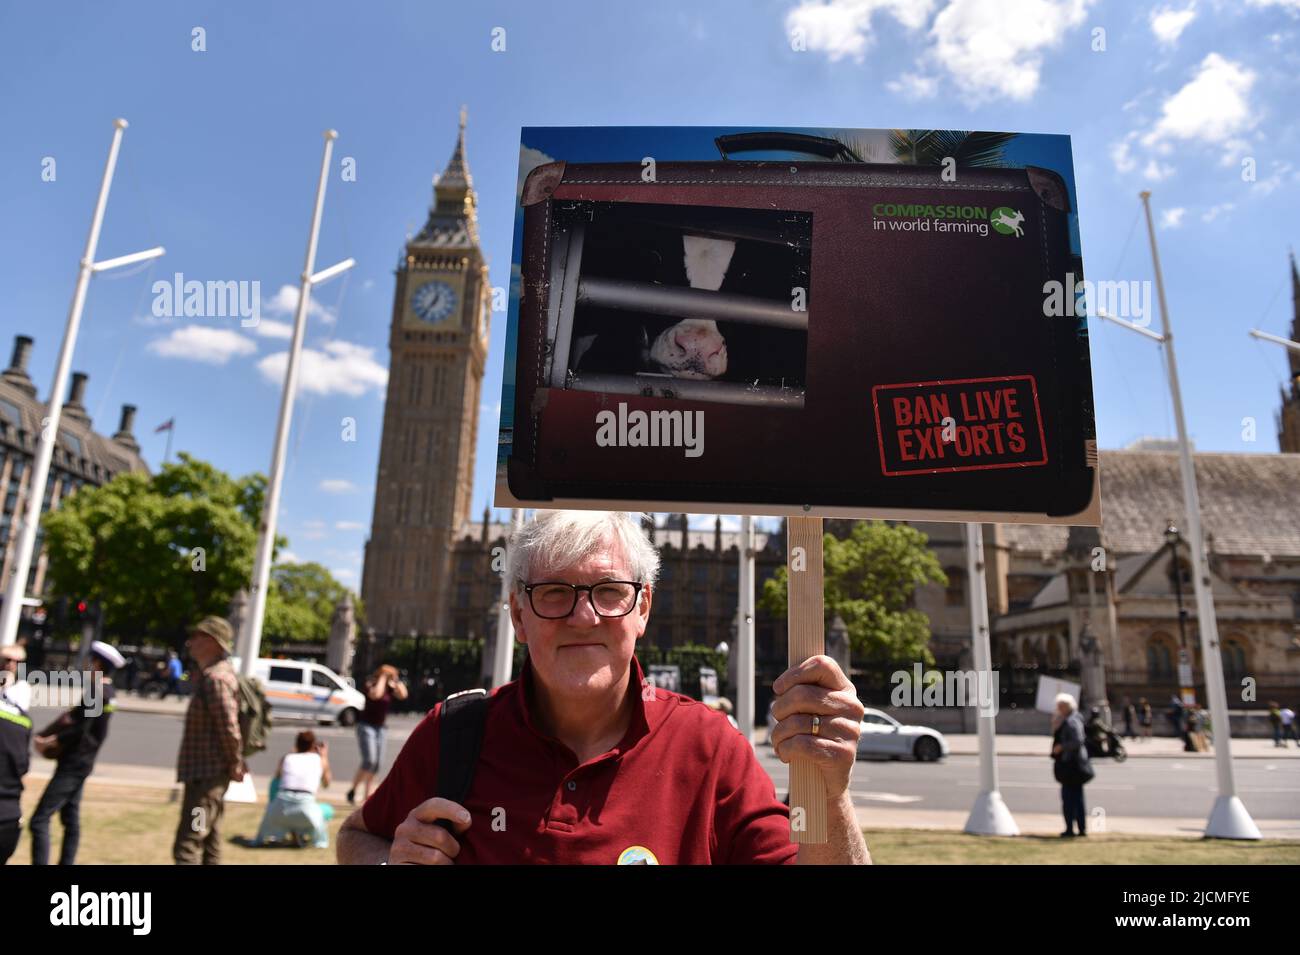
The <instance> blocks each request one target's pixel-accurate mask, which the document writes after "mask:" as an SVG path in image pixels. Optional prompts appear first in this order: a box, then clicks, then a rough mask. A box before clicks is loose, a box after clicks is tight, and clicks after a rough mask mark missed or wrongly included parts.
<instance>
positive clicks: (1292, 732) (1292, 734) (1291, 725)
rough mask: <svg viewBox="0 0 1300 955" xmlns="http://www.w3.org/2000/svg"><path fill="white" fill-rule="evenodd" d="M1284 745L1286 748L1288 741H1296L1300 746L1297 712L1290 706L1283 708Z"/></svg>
mask: <svg viewBox="0 0 1300 955" xmlns="http://www.w3.org/2000/svg"><path fill="white" fill-rule="evenodd" d="M1281 716H1282V745H1283V746H1286V741H1287V740H1289V739H1294V740H1295V744H1296V745H1297V746H1300V734H1297V733H1296V723H1295V710H1293V709H1291V707H1289V706H1284V707H1282V713H1281Z"/></svg>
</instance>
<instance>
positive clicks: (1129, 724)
mask: <svg viewBox="0 0 1300 955" xmlns="http://www.w3.org/2000/svg"><path fill="white" fill-rule="evenodd" d="M1136 725H1137V707H1136V706H1134V705H1133V704H1132V703H1130V702H1129V699H1128V697H1127V696H1126V697H1124V735H1125V736H1126V737H1127V738H1129V739H1137V733H1136V732H1135V731H1134V729H1133V727H1135V726H1136Z"/></svg>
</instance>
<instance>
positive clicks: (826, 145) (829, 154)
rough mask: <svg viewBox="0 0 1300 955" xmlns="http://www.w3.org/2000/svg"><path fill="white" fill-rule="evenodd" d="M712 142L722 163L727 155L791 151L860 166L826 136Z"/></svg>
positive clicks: (738, 136) (736, 136)
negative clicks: (764, 151)
mask: <svg viewBox="0 0 1300 955" xmlns="http://www.w3.org/2000/svg"><path fill="white" fill-rule="evenodd" d="M713 142H714V144H715V145H716V146H717V147H718V153H719V154H720V155H721V156H722V158H723V159H730V158H731V156H729V155H728V153H742V152H759V151H762V150H769V149H793V150H797V151H799V152H804V153H812V154H813V155H814V156H825V157H826V158H827V159H829V160H832V161H835V162H862V160H861V159H860V158H858V157H857V156H855V155H854V154H853V150H851V149H849V147H848V146H845V145H844V144H843V143H842V142H840V141H839V140H838V139H828V138H826V137H825V136H809V135H807V134H806V133H783V132H768V133H732V134H730V135H728V136H719V137H718V138H717V139H715V140H714V141H713Z"/></svg>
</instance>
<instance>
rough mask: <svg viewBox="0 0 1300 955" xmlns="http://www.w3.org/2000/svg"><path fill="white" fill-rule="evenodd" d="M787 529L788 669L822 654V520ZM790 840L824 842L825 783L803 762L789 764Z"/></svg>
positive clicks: (793, 523) (791, 522)
mask: <svg viewBox="0 0 1300 955" xmlns="http://www.w3.org/2000/svg"><path fill="white" fill-rule="evenodd" d="M787 524H788V526H787V536H788V540H787V542H786V560H787V564H786V570H787V571H788V573H789V580H790V590H789V599H788V601H787V604H788V607H787V624H788V628H789V631H790V640H789V648H790V665H791V666H794V665H795V664H796V663H802V662H803V661H804V660H807V659H808V658H809V657H812V656H817V655H818V654H820V653H824V652H825V650H826V636H825V628H826V620H825V616H824V613H825V610H824V594H823V591H822V519H821V518H820V517H791V518H789V519H788V522H787ZM790 839H791V841H792V842H798V843H802V844H818V843H824V842H825V841H826V780H824V779H823V778H822V774H821V771H820V770H819V769H818V768H817V766H816V765H815V764H814V763H812V762H809V761H808V760H806V759H795V760H793V761H791V763H790Z"/></svg>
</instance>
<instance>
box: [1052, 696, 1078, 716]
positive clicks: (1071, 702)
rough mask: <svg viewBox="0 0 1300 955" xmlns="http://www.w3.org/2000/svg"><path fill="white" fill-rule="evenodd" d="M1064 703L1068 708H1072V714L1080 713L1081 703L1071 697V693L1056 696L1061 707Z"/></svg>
mask: <svg viewBox="0 0 1300 955" xmlns="http://www.w3.org/2000/svg"><path fill="white" fill-rule="evenodd" d="M1062 703H1064V704H1065V705H1066V706H1068V707H1069V708H1070V712H1071V713H1077V712H1078V711H1079V702H1078V700H1076V699H1075V698H1074V697H1073V696H1071V695H1070V694H1069V693H1058V694H1056V704H1057V705H1058V706H1059V705H1060V704H1062Z"/></svg>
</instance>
